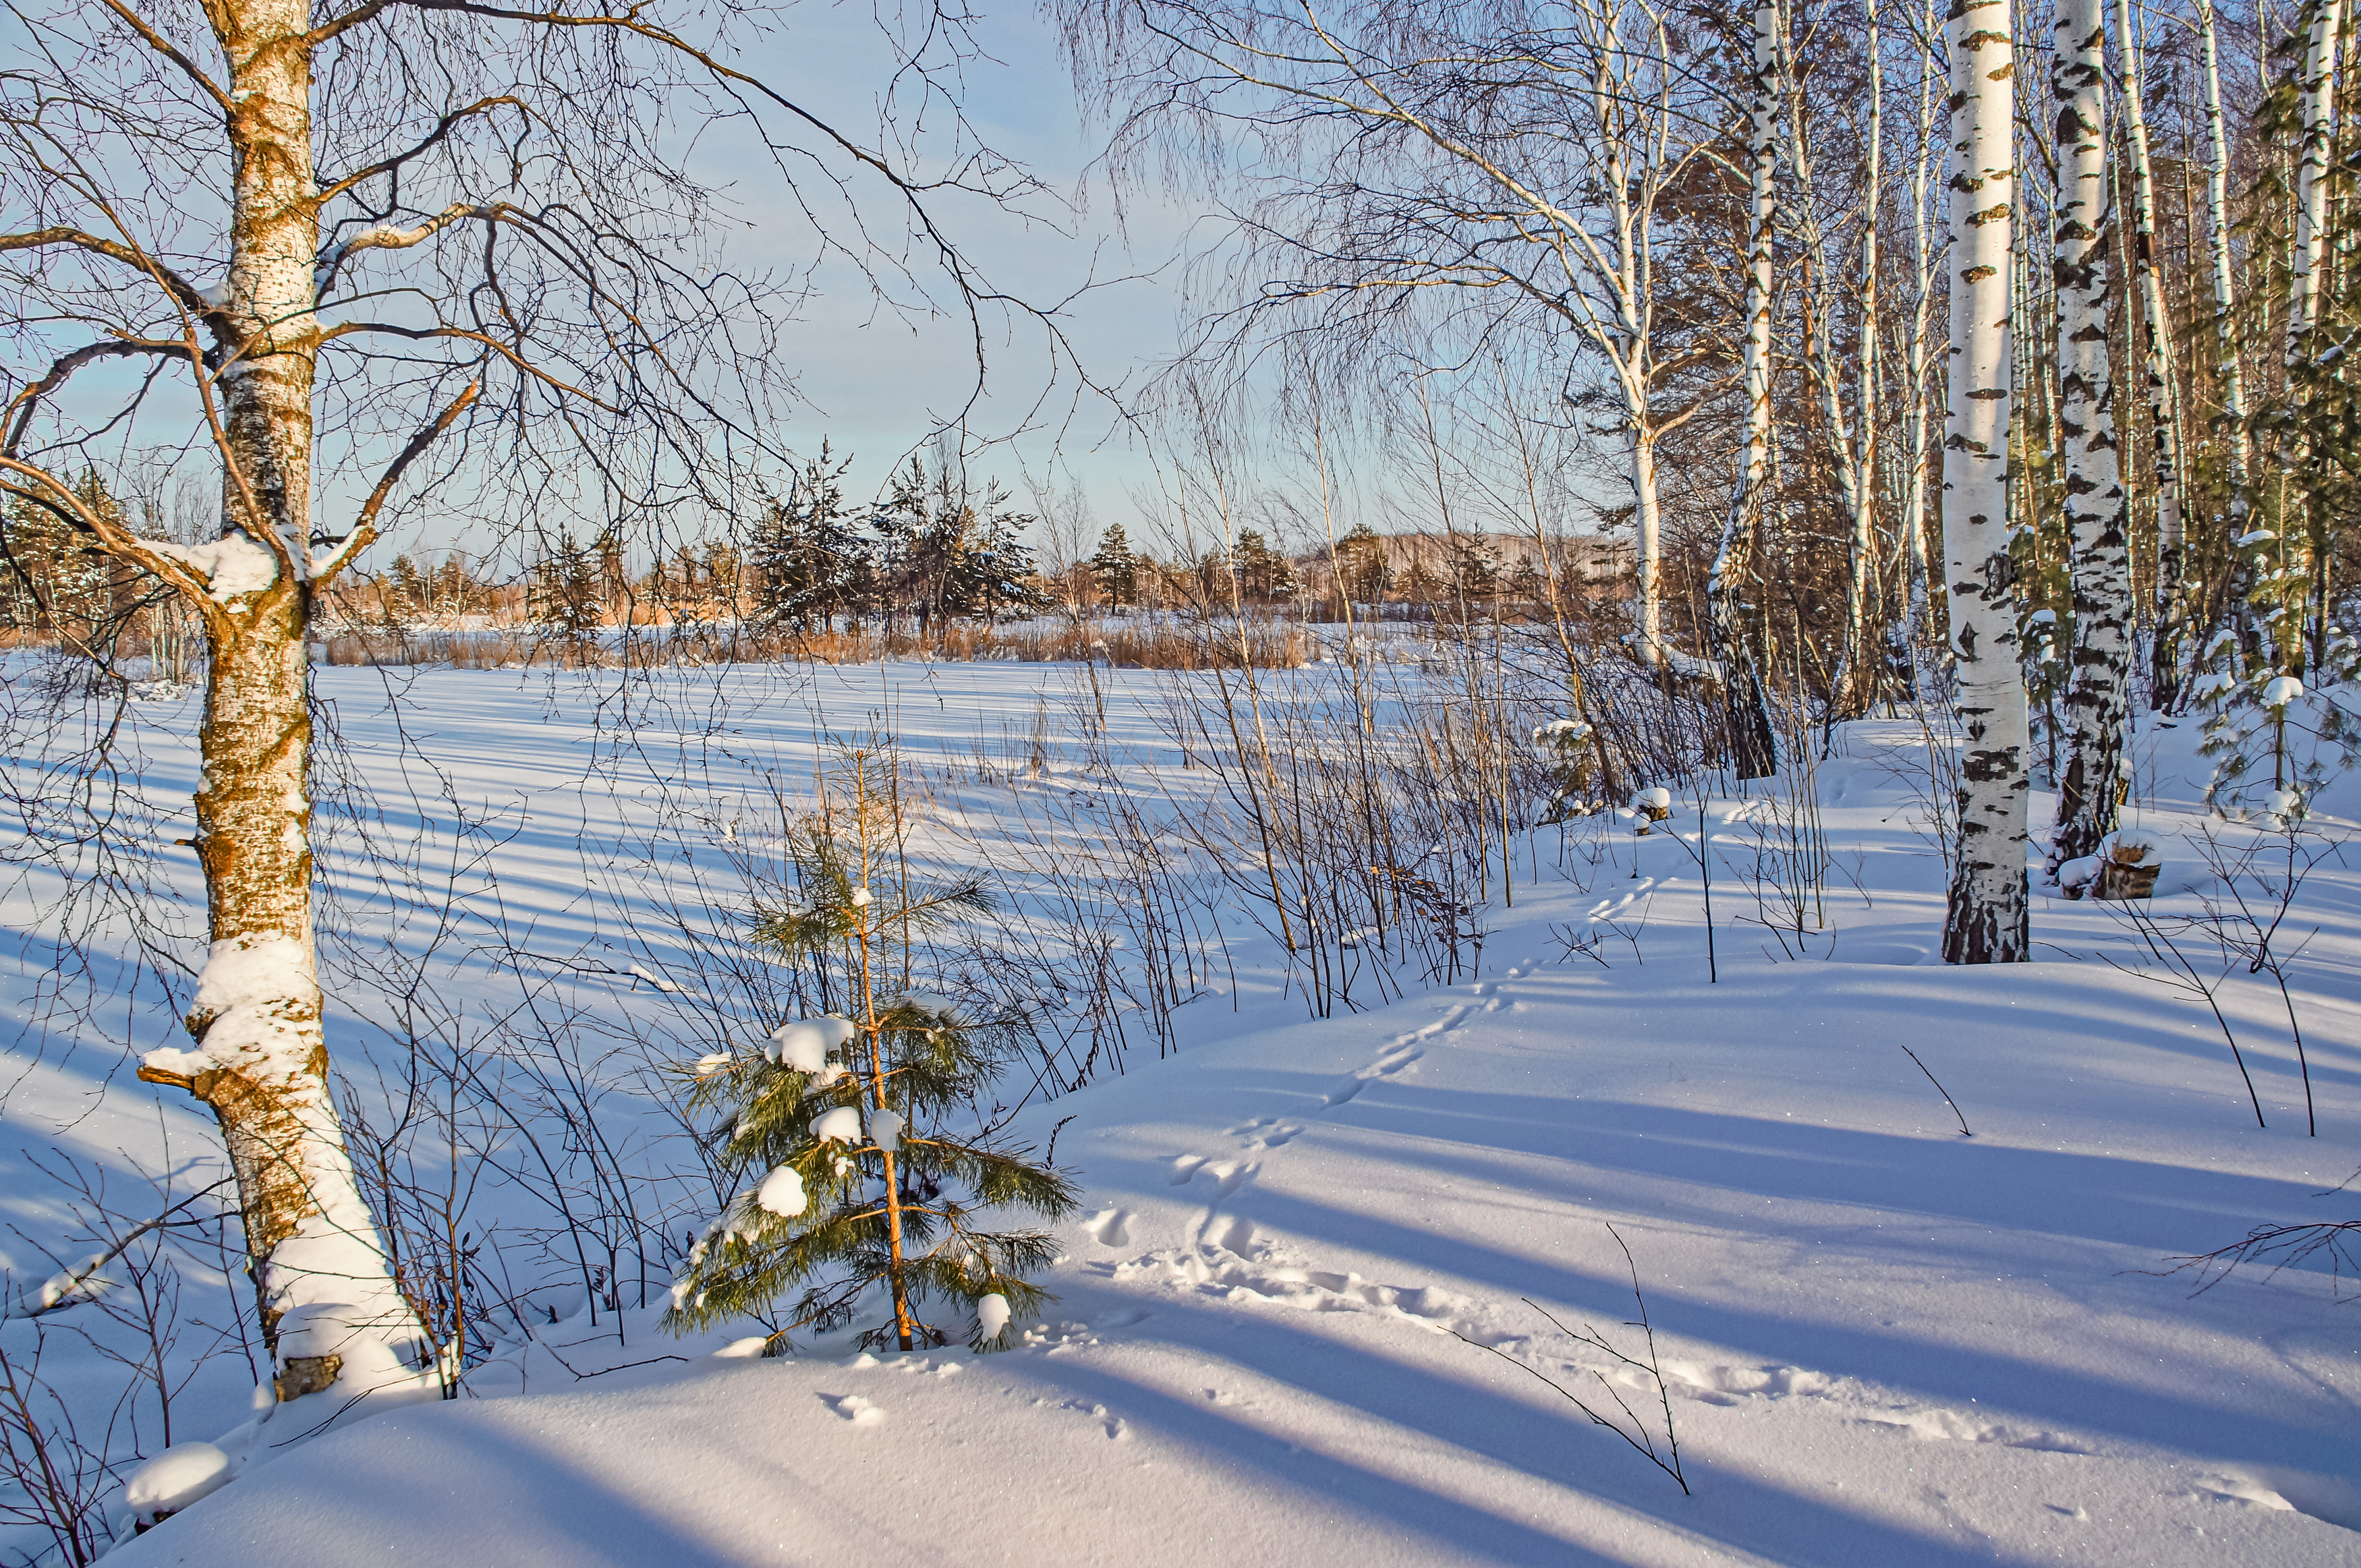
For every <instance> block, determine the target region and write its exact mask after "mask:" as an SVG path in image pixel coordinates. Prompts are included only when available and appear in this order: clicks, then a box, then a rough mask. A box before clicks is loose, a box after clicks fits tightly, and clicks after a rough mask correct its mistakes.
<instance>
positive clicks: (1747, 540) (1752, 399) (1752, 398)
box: [1706, 0, 1782, 779]
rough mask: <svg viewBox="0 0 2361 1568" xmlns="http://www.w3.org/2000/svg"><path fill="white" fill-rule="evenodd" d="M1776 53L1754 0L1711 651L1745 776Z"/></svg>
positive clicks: (1767, 440)
mask: <svg viewBox="0 0 2361 1568" xmlns="http://www.w3.org/2000/svg"><path fill="white" fill-rule="evenodd" d="M1780 56H1781V49H1780V40H1779V6H1778V0H1757V4H1756V5H1755V7H1754V71H1753V76H1752V93H1753V105H1752V110H1751V111H1750V115H1749V119H1748V123H1747V124H1748V129H1747V144H1746V150H1747V160H1748V165H1749V174H1750V194H1749V201H1748V209H1747V221H1746V339H1745V348H1744V350H1743V357H1742V360H1741V374H1740V387H1741V396H1742V397H1743V398H1744V399H1745V400H1746V424H1745V435H1744V436H1743V438H1742V439H1741V444H1740V446H1739V453H1738V473H1737V477H1736V478H1735V481H1734V482H1733V483H1732V485H1731V487H1730V513H1729V516H1728V518H1727V519H1726V520H1725V521H1724V522H1723V523H1722V527H1721V546H1720V548H1719V551H1717V552H1716V554H1715V555H1714V562H1713V576H1712V577H1711V579H1710V580H1709V581H1708V585H1707V588H1706V596H1707V598H1706V602H1707V608H1708V620H1709V621H1710V625H1711V631H1712V637H1713V656H1714V657H1715V658H1716V659H1718V660H1719V661H1720V663H1721V681H1722V713H1723V724H1724V727H1725V729H1726V731H1727V740H1728V741H1729V745H1730V762H1731V766H1732V769H1733V771H1734V772H1735V773H1737V775H1738V776H1739V777H1740V778H1741V779H1761V778H1768V777H1770V776H1771V775H1772V774H1773V773H1775V772H1777V771H1778V748H1777V746H1776V744H1775V743H1774V742H1773V739H1772V733H1771V714H1770V709H1769V707H1767V706H1766V704H1765V703H1764V701H1763V675H1762V671H1761V670H1760V669H1759V668H1758V667H1757V665H1756V663H1755V646H1756V639H1755V638H1754V637H1753V636H1752V634H1751V630H1752V629H1751V627H1750V625H1749V620H1750V616H1749V614H1748V611H1749V609H1751V608H1752V607H1751V606H1750V604H1749V602H1748V599H1749V595H1750V592H1751V590H1752V589H1753V587H1754V576H1755V568H1754V548H1753V544H1754V527H1755V516H1756V512H1757V510H1759V508H1760V505H1761V501H1762V495H1763V475H1764V472H1765V470H1766V469H1767V468H1768V467H1769V465H1770V455H1771V236H1772V225H1773V221H1774V218H1775V215H1776V213H1777V204H1778V196H1777V189H1776V181H1777V176H1778V169H1779V145H1778V141H1777V130H1776V126H1777V125H1778V112H1779V104H1780V101H1781V95H1782V93H1781V81H1780V78H1781V74H1782V72H1781V71H1780ZM1755 597H1758V598H1759V595H1756V596H1755Z"/></svg>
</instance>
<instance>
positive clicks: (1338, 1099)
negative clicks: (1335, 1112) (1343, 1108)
mask: <svg viewBox="0 0 2361 1568" xmlns="http://www.w3.org/2000/svg"><path fill="white" fill-rule="evenodd" d="M1474 1005H1475V1004H1474V1003H1464V1002H1463V1003H1460V1004H1459V1005H1458V1006H1456V1007H1454V1008H1453V1009H1452V1010H1451V1011H1450V1012H1448V1013H1445V1014H1444V1015H1443V1016H1442V1017H1440V1018H1437V1019H1436V1020H1434V1021H1433V1023H1431V1024H1427V1025H1422V1026H1421V1027H1419V1028H1416V1029H1412V1030H1411V1031H1410V1032H1409V1033H1408V1034H1404V1035H1396V1036H1394V1037H1393V1038H1392V1039H1391V1040H1389V1041H1388V1042H1387V1044H1386V1049H1385V1051H1384V1053H1383V1054H1382V1055H1380V1056H1379V1057H1378V1059H1377V1060H1375V1061H1373V1062H1371V1063H1370V1064H1369V1065H1368V1066H1367V1067H1365V1068H1363V1069H1360V1070H1359V1071H1357V1072H1356V1073H1355V1074H1353V1076H1352V1077H1350V1078H1348V1079H1346V1080H1344V1081H1343V1082H1342V1083H1339V1084H1338V1085H1336V1087H1335V1088H1334V1089H1332V1090H1330V1091H1328V1098H1327V1101H1326V1103H1327V1104H1329V1105H1332V1106H1334V1105H1342V1104H1344V1103H1345V1102H1346V1101H1348V1100H1350V1099H1352V1098H1353V1097H1354V1096H1355V1095H1356V1094H1358V1093H1360V1092H1361V1091H1362V1090H1364V1089H1367V1087H1368V1086H1369V1085H1370V1084H1371V1083H1372V1082H1374V1081H1375V1080H1378V1079H1380V1078H1391V1077H1392V1076H1393V1075H1394V1074H1396V1073H1398V1072H1400V1071H1401V1069H1404V1068H1406V1067H1408V1066H1410V1064H1411V1063H1412V1062H1414V1061H1416V1060H1418V1058H1421V1057H1422V1056H1424V1055H1425V1054H1426V1053H1425V1052H1424V1051H1422V1050H1421V1049H1420V1048H1419V1044H1418V1043H1419V1042H1420V1041H1421V1040H1431V1039H1433V1038H1434V1036H1437V1035H1440V1034H1443V1033H1444V1032H1445V1031H1446V1030H1450V1029H1455V1028H1457V1027H1458V1026H1459V1024H1460V1021H1461V1020H1462V1019H1464V1018H1466V1016H1467V1014H1469V1013H1470V1012H1471V1011H1473V1010H1474Z"/></svg>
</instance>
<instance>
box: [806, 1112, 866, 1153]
mask: <svg viewBox="0 0 2361 1568" xmlns="http://www.w3.org/2000/svg"><path fill="white" fill-rule="evenodd" d="M811 1135H812V1136H813V1137H814V1138H816V1139H818V1141H819V1142H821V1143H824V1144H831V1143H833V1144H857V1143H859V1142H860V1141H861V1109H860V1107H858V1106H855V1105H839V1106H838V1107H836V1108H835V1109H834V1110H832V1111H823V1112H821V1113H819V1114H818V1115H817V1116H815V1117H813V1118H812V1124H811Z"/></svg>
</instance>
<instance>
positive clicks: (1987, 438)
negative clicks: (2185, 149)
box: [1943, 0, 2032, 964]
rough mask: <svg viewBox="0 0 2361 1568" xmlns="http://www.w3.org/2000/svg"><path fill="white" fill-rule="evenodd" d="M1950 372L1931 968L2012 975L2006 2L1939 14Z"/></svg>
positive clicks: (2021, 845)
mask: <svg viewBox="0 0 2361 1568" xmlns="http://www.w3.org/2000/svg"><path fill="white" fill-rule="evenodd" d="M1944 41H1945V44H1946V47H1947V48H1948V49H1949V55H1950V62H1951V95H1950V140H1951V176H1950V190H1949V220H1950V232H1951V254H1950V260H1949V267H1950V319H1951V344H1950V367H1949V378H1948V389H1947V395H1948V403H1949V407H1948V416H1947V428H1946V433H1945V436H1944V441H1943V553H1944V556H1945V564H1946V566H1947V573H1946V576H1947V579H1948V582H1949V592H1950V609H1951V639H1950V641H1951V655H1952V658H1953V660H1954V661H1955V663H1956V665H1957V669H1958V677H1959V710H1960V791H1959V801H1960V806H1959V834H1960V840H1959V850H1958V852H1957V853H1956V854H1955V855H1954V856H1953V857H1952V873H1951V889H1950V898H1949V911H1948V913H1947V916H1946V917H1945V920H1944V926H1943V959H1944V961H1945V962H1946V963H1955V964H1973V963H2007V962H2018V961H2022V960H2023V959H2026V957H2028V956H2029V953H2028V948H2029V947H2030V943H2031V935H2030V931H2029V928H2028V910H2027V899H2026V876H2025V850H2026V808H2027V806H2028V803H2029V798H2030V795H2031V792H2032V780H2031V778H2030V777H2029V775H2028V774H2027V773H2026V749H2027V744H2028V736H2027V733H2026V700H2025V680H2024V675H2023V673H2022V671H2021V669H2020V668H2019V663H2018V657H2017V620H2016V602H2015V567H2014V564H2013V561H2012V557H2011V555H2010V554H2009V543H2010V540H2009V514H2008V506H2009V475H2008V455H2009V426H2010V419H2011V407H2012V404H2013V402H2014V400H2015V389H2014V387H2013V386H2012V385H2011V377H2012V357H2013V355H2012V346H2011V343H2010V334H2009V303H2010V302H2009V284H2010V232H2011V222H2012V216H2013V212H2014V206H2015V185H2016V169H2015V129H2014V123H2013V121H2014V113H2013V111H2014V92H2015V90H2014V87H2013V85H2012V82H2013V79H2014V76H2015V45H2014V42H2013V40H2012V38H2011V36H2010V31H2009V6H2008V0H1951V7H1950V11H1949V16H1947V18H1946V22H1945V36H1944Z"/></svg>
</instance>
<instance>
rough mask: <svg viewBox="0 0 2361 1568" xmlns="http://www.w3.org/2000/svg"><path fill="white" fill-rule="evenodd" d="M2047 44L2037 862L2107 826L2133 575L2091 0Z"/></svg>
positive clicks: (2097, 20)
mask: <svg viewBox="0 0 2361 1568" xmlns="http://www.w3.org/2000/svg"><path fill="white" fill-rule="evenodd" d="M2056 17H2057V44H2056V48H2055V50H2054V51H2053V53H2052V55H2051V68H2050V70H2051V82H2052V96H2053V98H2054V99H2055V101H2056V103H2057V105H2058V127H2057V129H2058V205H2057V215H2056V228H2055V234H2054V249H2053V252H2052V259H2051V269H2052V277H2053V279H2054V280H2055V282H2056V285H2057V294H2058V389H2059V398H2058V433H2059V446H2060V448H2061V451H2060V454H2059V456H2060V458H2061V466H2062V468H2063V477H2064V481H2065V486H2064V488H2065V492H2066V499H2065V508H2066V521H2067V524H2068V531H2069V532H2070V535H2071V537H2072V540H2073V551H2074V556H2073V562H2072V567H2073V585H2074V643H2073V669H2072V676H2071V681H2070V685H2069V686H2068V689H2067V696H2066V715H2067V721H2068V725H2069V728H2070V731H2071V735H2070V742H2069V747H2068V751H2067V758H2066V763H2065V765H2064V766H2063V767H2062V768H2061V769H2060V770H2059V778H2058V821H2057V828H2056V830H2055V832H2054V833H2053V834H2052V835H2051V838H2050V864H2051V869H2052V870H2053V871H2054V870H2055V869H2056V867H2057V866H2058V864H2059V863H2060V862H2062V861H2069V860H2076V859H2079V858H2081V857H2082V856H2085V855H2089V854H2092V853H2094V852H2095V851H2096V850H2097V849H2098V845H2099V840H2100V839H2102V838H2103V837H2104V836H2105V835H2106V834H2108V833H2110V832H2112V831H2114V826H2115V811H2116V804H2117V800H2118V798H2119V794H2120V784H2121V774H2122V767H2123V756H2124V720H2125V713H2126V711H2127V707H2128V702H2129V692H2130V680H2129V674H2130V670H2129V661H2130V657H2131V630H2132V628H2131V619H2132V579H2131V542H2130V538H2129V535H2128V532H2127V529H2126V523H2127V509H2126V507H2125V498H2124V487H2123V478H2122V474H2121V467H2120V464H2119V461H2118V453H2117V450H2116V441H2115V426H2114V414H2113V412H2112V411H2111V403H2112V397H2113V387H2112V381H2113V367H2112V366H2111V365H2110V363H2109V360H2108V352H2107V304H2108V271H2109V266H2108V263H2109V260H2110V255H2109V252H2110V248H2111V247H2112V246H2113V243H2114V212H2113V210H2112V207H2113V203H2111V202H2110V201H2109V199H2108V191H2107V135H2106V85H2107V63H2106V22H2105V15H2104V12H2103V10H2102V9H2101V5H2100V0H2058V4H2057V11H2056Z"/></svg>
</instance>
